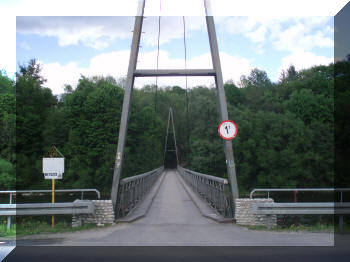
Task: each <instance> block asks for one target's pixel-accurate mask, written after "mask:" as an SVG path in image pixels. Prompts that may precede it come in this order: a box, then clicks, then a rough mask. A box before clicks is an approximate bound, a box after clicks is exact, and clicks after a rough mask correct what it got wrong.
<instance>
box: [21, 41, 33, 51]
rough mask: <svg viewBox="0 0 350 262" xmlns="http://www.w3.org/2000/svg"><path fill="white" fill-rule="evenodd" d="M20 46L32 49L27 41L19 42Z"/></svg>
mask: <svg viewBox="0 0 350 262" xmlns="http://www.w3.org/2000/svg"><path fill="white" fill-rule="evenodd" d="M19 47H20V48H22V49H24V50H31V49H32V48H31V47H30V46H29V44H28V43H27V42H26V41H23V42H21V43H20V44H19Z"/></svg>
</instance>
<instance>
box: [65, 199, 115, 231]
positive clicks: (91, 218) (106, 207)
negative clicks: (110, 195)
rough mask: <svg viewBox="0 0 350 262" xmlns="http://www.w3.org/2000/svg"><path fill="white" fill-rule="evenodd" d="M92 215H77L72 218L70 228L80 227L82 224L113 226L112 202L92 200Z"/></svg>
mask: <svg viewBox="0 0 350 262" xmlns="http://www.w3.org/2000/svg"><path fill="white" fill-rule="evenodd" d="M92 203H93V204H94V209H95V210H94V213H93V214H78V215H73V217H72V227H78V226H82V225H83V224H84V223H93V224H97V225H98V226H99V225H101V226H102V225H104V224H114V210H113V205H112V200H92Z"/></svg>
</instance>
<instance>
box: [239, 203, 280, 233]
mask: <svg viewBox="0 0 350 262" xmlns="http://www.w3.org/2000/svg"><path fill="white" fill-rule="evenodd" d="M273 202H274V201H273V199H272V198H253V199H252V198H237V199H236V202H235V204H236V205H235V219H236V223H237V224H239V225H249V226H266V227H268V228H271V227H274V226H276V225H277V219H276V215H257V214H254V213H253V203H273Z"/></svg>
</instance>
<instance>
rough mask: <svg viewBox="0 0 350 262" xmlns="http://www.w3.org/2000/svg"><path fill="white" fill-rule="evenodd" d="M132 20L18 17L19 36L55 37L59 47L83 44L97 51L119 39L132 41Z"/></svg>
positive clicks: (118, 18) (115, 18) (117, 18)
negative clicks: (130, 39)
mask: <svg viewBox="0 0 350 262" xmlns="http://www.w3.org/2000/svg"><path fill="white" fill-rule="evenodd" d="M133 21H134V19H133V17H72V16H68V17H65V16H57V17H43V16H39V17H23V16H22V17H21V16H19V17H17V32H18V33H21V34H35V35H40V36H49V37H56V38H57V40H58V44H59V45H60V46H68V45H78V44H84V45H86V46H88V47H92V48H95V49H103V48H106V47H108V46H109V44H110V42H111V41H112V40H114V39H116V38H120V39H125V38H131V36H132V33H131V30H132V26H133Z"/></svg>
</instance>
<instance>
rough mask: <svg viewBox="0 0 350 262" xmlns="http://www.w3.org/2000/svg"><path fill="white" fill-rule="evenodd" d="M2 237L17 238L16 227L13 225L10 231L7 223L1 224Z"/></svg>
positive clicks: (0, 234) (0, 235)
mask: <svg viewBox="0 0 350 262" xmlns="http://www.w3.org/2000/svg"><path fill="white" fill-rule="evenodd" d="M0 237H16V225H12V227H11V228H10V229H8V228H7V224H6V223H1V224H0Z"/></svg>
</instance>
